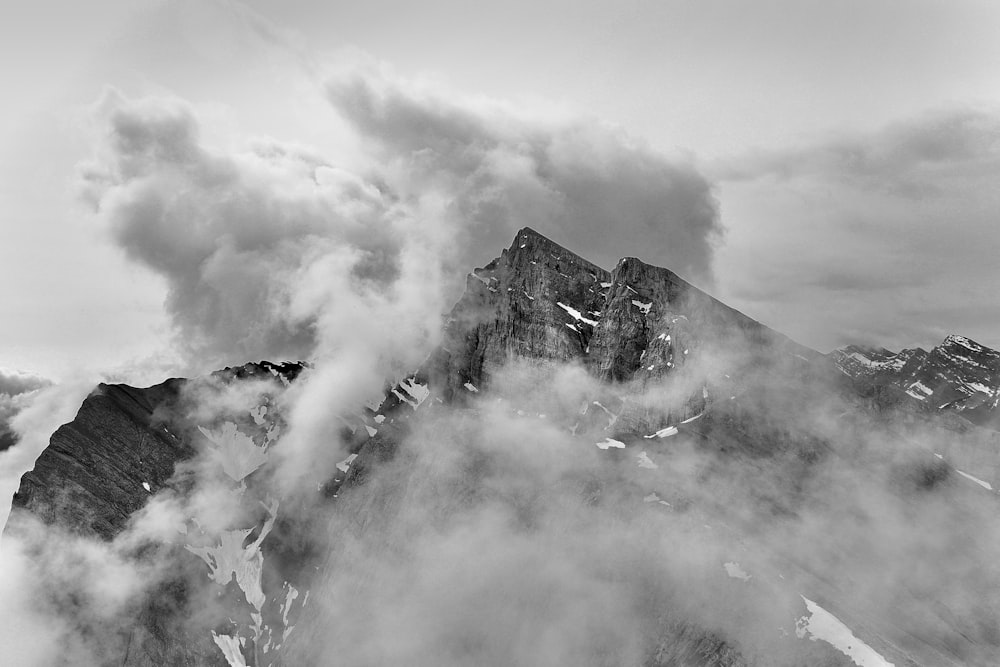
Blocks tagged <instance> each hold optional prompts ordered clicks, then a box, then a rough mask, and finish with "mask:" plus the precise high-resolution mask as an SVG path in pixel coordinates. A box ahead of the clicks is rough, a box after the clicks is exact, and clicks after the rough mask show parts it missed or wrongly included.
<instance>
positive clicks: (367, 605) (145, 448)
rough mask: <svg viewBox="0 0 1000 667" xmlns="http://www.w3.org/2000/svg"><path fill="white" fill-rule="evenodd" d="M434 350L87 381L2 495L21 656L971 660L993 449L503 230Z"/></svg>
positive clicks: (637, 269) (358, 352)
mask: <svg viewBox="0 0 1000 667" xmlns="http://www.w3.org/2000/svg"><path fill="white" fill-rule="evenodd" d="M337 315H338V313H337V312H330V313H326V312H325V311H324V315H323V318H328V320H324V322H325V323H324V326H334V327H350V326H352V321H351V320H350V319H349V315H347V314H346V313H345V314H344V316H343V319H337ZM407 334H408V332H407V330H406V329H405V328H402V329H397V330H395V331H392V332H391V335H390V332H383V333H382V334H380V337H379V340H380V341H382V340H390V339H392V338H394V340H392V341H391V344H390V346H389V347H388V348H386V350H388V351H390V352H391V350H393V349H395V348H396V347H397V346H404V345H405V344H406V341H405V337H406V336H407ZM334 340H340V341H344V340H349V339H348V338H345V337H340V338H336V337H335V338H334ZM439 340H440V344H439V345H438V346H437V348H436V349H434V351H432V353H431V354H430V355H429V356H428V357H427V358H426V360H425V361H424V362H423V363H422V364H420V365H419V367H418V368H416V369H414V371H413V372H411V373H406V374H405V375H402V376H397V377H395V378H390V379H389V380H388V381H387V382H386V381H385V378H384V377H383V378H382V379H381V380H373V378H375V377H376V376H375V375H374V373H373V370H375V369H380V368H384V366H383V365H380V363H379V360H377V359H368V358H366V357H365V356H364V355H365V354H368V353H370V354H378V353H379V352H380V351H383V352H384V351H385V350H383V349H382V348H380V347H379V346H378V345H375V346H372V347H367V346H360V347H357V346H352V345H348V346H347V349H348V350H349V351H351V352H353V353H354V354H353V356H351V357H350V358H345V357H344V356H337V355H336V354H333V353H329V354H328V355H326V356H324V355H318V356H317V358H316V359H314V360H312V363H311V364H308V365H305V364H271V363H266V362H262V363H260V364H248V365H245V366H241V367H233V368H230V369H227V370H226V371H222V372H219V373H216V374H213V375H211V376H206V377H204V378H195V379H192V380H187V381H182V380H175V381H170V382H168V383H166V384H164V385H161V386H159V387H151V388H149V389H144V390H136V389H133V388H128V387H124V386H118V387H114V386H106V387H101V388H100V389H99V390H98V391H97V392H96V393H95V394H93V395H92V396H91V397H90V398H88V399H87V400H86V401H85V402H84V405H83V407H82V408H81V410H80V413H79V414H78V415H77V418H76V419H75V420H74V421H73V422H72V423H71V424H69V425H67V426H66V427H63V429H60V431H59V432H57V434H56V436H54V437H53V440H52V444H51V445H50V447H49V448H48V449H47V450H46V451H45V452H43V454H42V456H41V457H40V458H39V461H38V464H37V465H36V467H35V470H34V471H32V472H31V473H29V474H27V475H25V477H24V479H23V481H22V487H21V490H20V491H19V492H18V495H17V496H16V498H15V505H17V506H18V509H17V511H16V512H15V516H14V517H13V518H12V520H11V522H10V524H9V526H8V528H7V530H6V532H5V536H4V547H3V549H4V556H5V558H6V559H8V561H9V562H10V563H11V564H12V565H11V567H10V568H8V570H7V572H9V573H11V574H9V575H6V576H8V580H7V581H5V582H4V585H5V586H8V587H10V588H11V590H13V591H14V592H15V593H16V595H15V596H14V598H15V599H17V600H19V601H20V602H19V604H20V607H21V608H20V611H21V623H20V625H19V626H18V632H19V633H20V634H21V636H22V637H26V636H30V637H37V638H41V637H45V639H46V641H45V643H44V644H41V645H40V646H36V647H35V650H34V652H33V653H29V652H25V653H24V654H23V657H22V658H21V662H20V663H19V664H26V665H39V666H41V665H63V664H68V665H94V664H109V665H110V664H115V665H151V664H158V665H162V664H171V665H173V664H176V665H181V664H211V665H230V666H234V667H235V666H239V665H253V666H255V667H262V666H264V665H345V664H346V665H388V664H396V663H398V662H402V661H405V662H407V663H409V664H415V665H424V664H426V665H431V664H433V665H469V664H477V665H480V664H481V665H511V664H518V665H539V666H542V665H546V666H548V665H643V666H646V665H650V666H653V665H656V666H661V665H662V666H665V665H803V664H807V665H850V664H857V665H865V666H866V667H867V666H868V665H885V664H894V665H928V666H929V665H962V664H972V665H990V664H995V662H996V661H997V659H998V657H1000V631H998V629H997V628H998V625H997V623H998V620H1000V609H998V607H997V604H996V600H995V596H992V595H990V594H989V593H988V592H989V591H993V590H997V589H996V586H997V584H1000V571H998V567H997V565H996V558H995V554H996V553H998V551H997V548H998V547H1000V540H998V537H1000V533H998V531H997V528H996V525H995V519H994V517H995V514H996V510H997V505H996V503H997V497H996V494H995V493H994V491H993V488H994V487H996V486H997V484H998V482H1000V469H998V467H997V464H998V462H1000V457H998V456H997V452H998V451H1000V440H998V434H997V433H996V432H995V431H990V430H986V429H983V428H980V427H979V426H976V425H974V424H972V423H971V422H969V421H968V420H965V419H964V418H962V417H961V416H959V415H958V414H952V413H945V414H937V413H933V412H928V411H924V410H917V409H911V408H912V406H911V405H910V403H906V402H905V401H903V402H887V401H880V400H876V399H873V397H872V392H871V391H869V387H868V386H867V385H863V384H862V385H859V384H858V383H855V382H853V380H852V379H851V378H848V376H847V375H845V372H844V371H843V363H842V359H840V358H839V357H838V358H837V359H830V358H827V357H824V356H823V355H819V354H818V353H816V352H814V351H812V350H809V349H808V348H805V347H803V346H800V345H798V344H796V343H795V342H793V341H791V340H789V339H788V338H786V337H785V336H782V335H781V334H779V333H777V332H775V331H773V330H771V329H769V328H767V327H765V326H763V325H761V324H760V323H758V322H756V321H754V320H752V319H751V318H749V317H747V316H745V315H743V314H742V313H739V312H737V311H735V310H733V309H731V308H729V307H727V306H726V305H725V304H722V303H721V302H719V301H717V300H715V299H713V298H712V297H711V296H709V295H708V294H706V293H704V292H702V291H700V290H698V289H696V288H695V287H693V286H691V285H690V284H689V283H687V282H686V281H684V280H683V279H682V278H680V277H679V276H677V275H676V274H674V273H672V272H670V271H669V270H666V269H661V268H657V267H652V266H649V265H646V264H644V263H642V262H640V261H639V260H636V259H634V258H626V259H623V260H621V261H620V262H618V263H617V264H616V266H615V267H614V268H613V270H610V271H608V270H606V269H604V268H601V267H599V266H597V265H595V264H592V263H591V262H589V261H587V260H585V259H583V258H581V257H579V256H577V255H575V254H574V253H572V252H571V251H569V250H567V249H565V248H562V247H561V246H559V245H558V244H556V243H555V242H553V241H551V240H550V239H548V238H546V237H544V236H542V235H540V234H538V233H536V232H534V231H533V230H531V229H528V228H525V229H522V230H521V231H519V232H517V234H516V235H515V237H514V239H513V241H512V243H511V245H510V247H509V248H508V249H506V250H504V251H503V253H502V254H501V256H500V257H498V258H497V259H496V260H494V261H493V262H491V263H489V264H488V265H487V266H485V267H483V268H481V269H476V270H475V271H473V272H472V273H471V274H470V275H469V277H468V280H467V286H466V292H465V294H464V296H463V297H462V299H461V300H460V301H459V302H458V303H457V304H456V306H455V307H454V308H453V309H452V311H451V312H450V313H449V314H448V316H447V317H446V318H445V320H444V322H443V328H442V331H441V332H440V336H439ZM327 351H328V352H330V350H329V349H328V350H327ZM837 363H840V364H841V367H840V368H839V369H838V366H837ZM970 381H972V380H970ZM380 382H385V386H384V387H383V389H382V390H381V391H379V384H380ZM88 480H89V481H88Z"/></svg>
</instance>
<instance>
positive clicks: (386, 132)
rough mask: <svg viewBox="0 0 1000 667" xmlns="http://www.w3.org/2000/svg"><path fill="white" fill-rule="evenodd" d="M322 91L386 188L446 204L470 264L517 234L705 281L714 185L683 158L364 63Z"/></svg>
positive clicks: (575, 120) (594, 127)
mask: <svg viewBox="0 0 1000 667" xmlns="http://www.w3.org/2000/svg"><path fill="white" fill-rule="evenodd" d="M326 91H327V96H328V98H329V100H330V102H331V103H332V104H333V106H334V107H335V108H336V109H337V110H338V111H339V112H340V113H341V114H342V115H343V116H344V117H345V118H347V120H349V121H350V122H351V123H352V125H353V126H354V127H355V128H356V129H357V131H358V132H359V133H360V135H361V136H362V137H363V138H364V139H365V140H366V142H367V144H368V145H369V146H371V147H372V149H373V150H374V152H375V155H376V156H377V158H378V159H379V160H380V161H381V162H382V163H388V164H389V165H391V175H390V176H389V178H390V180H391V181H392V182H393V183H398V182H399V181H400V180H402V181H405V182H406V183H405V185H400V186H399V189H400V191H402V192H419V191H422V190H424V189H426V188H436V189H440V190H441V191H442V192H444V193H445V196H446V197H447V198H448V199H449V201H450V208H451V209H452V213H453V214H454V215H456V216H457V217H459V218H460V219H461V221H462V225H463V229H462V230H461V231H462V233H463V234H464V235H466V236H468V237H471V240H470V241H469V242H470V243H472V244H474V248H475V249H476V250H477V251H478V252H479V253H481V252H482V250H479V249H480V248H483V247H486V248H498V247H503V246H504V245H505V244H506V243H507V241H508V239H509V238H510V237H511V236H512V235H513V233H514V232H515V231H516V230H517V229H519V228H521V227H523V226H526V225H527V226H531V227H534V228H536V229H537V230H538V231H540V232H542V233H543V234H547V235H550V236H552V237H554V238H555V239H556V240H566V242H567V243H569V241H570V240H572V243H571V245H572V246H573V248H574V249H576V250H577V251H578V252H580V253H581V254H583V255H585V256H587V257H588V258H590V259H592V260H594V261H596V262H597V263H598V264H603V265H605V266H608V267H610V266H612V265H613V264H614V262H615V261H616V260H617V259H619V258H620V257H623V256H626V255H638V256H641V257H642V258H644V259H646V260H647V261H649V262H651V263H654V264H657V265H662V266H667V267H670V268H671V269H673V270H675V271H676V272H678V273H680V274H682V275H684V276H686V277H688V278H691V279H693V280H696V281H698V282H700V283H702V284H706V283H710V282H711V278H712V252H713V247H714V244H715V243H716V242H718V241H719V240H720V237H721V234H722V227H721V224H720V222H719V217H718V211H717V205H716V201H715V197H714V194H713V188H712V184H711V183H710V182H709V181H708V179H706V178H705V176H703V175H702V174H701V173H699V172H698V170H697V169H696V168H695V167H694V166H693V164H692V163H691V162H690V161H689V160H686V159H684V158H683V157H681V158H672V157H668V156H665V155H662V154H660V153H657V152H655V151H653V150H652V149H650V148H649V147H648V146H646V145H645V144H644V143H643V142H642V141H641V140H639V139H637V138H635V137H631V136H629V135H627V134H626V133H625V132H623V131H622V130H621V129H619V128H616V127H613V126H611V125H608V124H606V123H602V122H600V121H598V120H596V119H592V118H585V117H565V116H563V117H553V116H551V115H549V114H543V113H535V114H534V115H532V114H531V113H530V112H527V111H526V110H525V109H518V110H515V109H514V108H513V107H512V106H511V105H509V104H503V103H501V102H498V101H493V100H483V99H478V98H469V97H466V96H462V95H459V94H456V93H454V92H449V91H447V90H445V89H444V88H442V87H440V86H432V85H430V84H427V83H425V82H414V81H408V80H404V79H402V78H400V77H398V76H394V75H393V74H392V73H391V72H390V71H389V70H388V68H387V67H386V66H379V65H375V64H372V63H370V62H369V63H364V64H362V65H358V66H354V67H350V68H344V69H343V70H342V71H340V72H338V73H336V74H334V75H332V76H331V77H330V79H329V80H328V82H327V85H326ZM491 252H495V251H491Z"/></svg>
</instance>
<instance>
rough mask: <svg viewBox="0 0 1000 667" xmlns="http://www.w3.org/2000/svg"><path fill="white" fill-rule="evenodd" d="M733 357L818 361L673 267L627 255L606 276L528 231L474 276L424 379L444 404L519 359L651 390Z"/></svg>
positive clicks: (528, 229)
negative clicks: (581, 369)
mask: <svg viewBox="0 0 1000 667" xmlns="http://www.w3.org/2000/svg"><path fill="white" fill-rule="evenodd" d="M732 349H741V350H747V351H748V353H749V354H748V355H747V357H746V358H747V359H748V360H755V359H756V358H757V357H758V356H759V355H760V354H775V353H779V354H782V355H785V356H789V355H791V356H797V357H799V358H801V359H806V360H808V359H811V358H814V357H815V356H816V353H815V352H813V351H812V350H809V349H808V348H805V347H803V346H800V345H797V344H796V343H794V342H792V341H791V340H789V339H788V338H786V337H785V336H782V335H781V334H778V333H777V332H775V331H773V330H771V329H769V328H767V327H766V326H764V325H762V324H760V323H759V322H756V321H755V320H753V319H751V318H749V317H747V316H746V315H744V314H742V313H740V312H739V311H736V310H734V309H732V308H730V307H729V306H726V305H725V304H723V303H722V302H720V301H718V300H717V299H715V298H713V297H711V296H710V295H708V294H707V293H705V292H703V291H701V290H699V289H697V288H695V287H694V286H692V285H691V284H690V283H688V282H687V281H685V280H683V279H681V278H680V277H679V276H677V274H675V273H674V272H672V271H670V270H669V269H665V268H662V267H657V266H653V265H651V264H647V263H645V262H642V261H641V260H639V259H636V258H634V257H626V258H623V259H621V260H620V261H619V262H618V263H617V264H616V265H615V267H614V269H613V270H611V271H608V270H606V269H604V268H601V267H599V266H597V265H596V264H594V263H592V262H590V261H588V260H586V259H584V258H583V257H580V256H579V255H577V254H576V253H573V252H572V251H569V250H567V249H566V248H564V247H563V246H561V245H559V244H557V243H555V242H554V241H552V240H551V239H549V238H547V237H545V236H543V235H542V234H539V233H538V232H536V231H535V230H533V229H531V228H530V227H525V228H523V229H521V230H520V231H518V233H517V234H516V235H515V237H514V239H513V242H512V243H511V245H510V247H509V248H507V249H505V250H504V251H503V252H502V253H501V254H500V256H499V257H497V258H496V259H494V260H493V261H491V262H490V263H489V264H487V265H486V266H484V267H482V268H480V269H476V270H475V271H473V272H472V273H471V274H469V278H468V281H467V289H466V292H465V295H464V296H463V297H462V299H461V300H460V301H459V302H458V304H456V306H455V308H454V309H453V310H452V312H451V314H450V316H449V320H448V323H447V327H446V332H445V342H444V344H443V346H442V348H441V350H439V352H438V353H436V354H435V355H434V358H433V360H432V361H431V363H430V364H429V368H428V370H427V373H426V375H427V376H428V377H430V378H431V379H432V383H433V384H436V385H437V386H438V387H439V388H440V389H441V390H442V392H443V394H444V396H445V397H446V398H454V397H455V396H460V395H463V394H464V393H466V391H467V389H466V386H467V385H472V386H475V387H479V386H480V385H483V386H488V385H489V383H490V380H491V375H492V373H493V372H494V371H495V370H496V369H499V368H501V367H503V366H504V365H506V364H507V363H508V362H509V361H510V360H511V359H512V358H525V359H534V360H548V361H559V362H566V361H578V362H580V363H582V364H583V365H584V366H585V367H586V368H588V369H589V370H590V371H591V372H592V373H593V374H594V375H595V376H596V377H597V378H599V379H602V380H610V381H613V382H633V381H635V382H639V383H648V382H651V381H659V380H661V379H662V378H663V377H665V376H667V375H671V374H674V373H677V372H679V371H681V369H683V368H684V367H685V366H687V365H688V364H689V362H690V361H691V360H693V359H695V358H697V357H699V356H703V355H711V354H716V353H717V352H718V351H719V350H732Z"/></svg>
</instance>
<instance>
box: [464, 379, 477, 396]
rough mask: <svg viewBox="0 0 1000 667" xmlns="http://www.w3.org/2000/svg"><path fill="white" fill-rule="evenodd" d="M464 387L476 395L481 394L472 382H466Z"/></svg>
mask: <svg viewBox="0 0 1000 667" xmlns="http://www.w3.org/2000/svg"><path fill="white" fill-rule="evenodd" d="M462 386H463V387H465V388H466V389H468V390H469V391H471V392H472V393H474V394H475V393H478V392H479V390H478V389H476V385H474V384H472V383H471V382H466V383H465V384H464V385H462Z"/></svg>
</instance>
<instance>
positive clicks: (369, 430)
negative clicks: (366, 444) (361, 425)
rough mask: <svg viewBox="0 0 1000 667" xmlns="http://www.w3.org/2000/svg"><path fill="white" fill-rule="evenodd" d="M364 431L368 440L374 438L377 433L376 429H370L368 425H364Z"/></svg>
mask: <svg viewBox="0 0 1000 667" xmlns="http://www.w3.org/2000/svg"><path fill="white" fill-rule="evenodd" d="M365 430H366V431H368V437H369V438H372V437H374V436H375V434H376V433H378V429H375V428H372V427H371V426H369V425H368V424H365Z"/></svg>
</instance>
